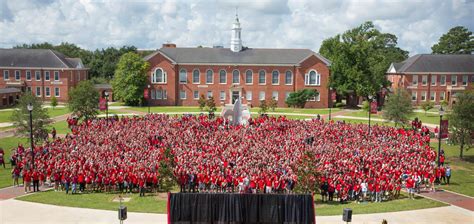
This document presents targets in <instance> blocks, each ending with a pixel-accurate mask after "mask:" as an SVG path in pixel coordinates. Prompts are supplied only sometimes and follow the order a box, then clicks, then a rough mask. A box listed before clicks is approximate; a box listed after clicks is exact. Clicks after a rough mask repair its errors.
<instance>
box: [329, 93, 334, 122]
mask: <svg viewBox="0 0 474 224" xmlns="http://www.w3.org/2000/svg"><path fill="white" fill-rule="evenodd" d="M329 97H330V99H331V101H330V103H329V121H331V108H332V103H333V102H332V87H329Z"/></svg>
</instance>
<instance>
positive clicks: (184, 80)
mask: <svg viewBox="0 0 474 224" xmlns="http://www.w3.org/2000/svg"><path fill="white" fill-rule="evenodd" d="M179 83H180V84H186V83H188V79H187V77H186V70H185V69H181V70H180V71H179Z"/></svg>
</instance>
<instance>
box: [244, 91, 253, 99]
mask: <svg viewBox="0 0 474 224" xmlns="http://www.w3.org/2000/svg"><path fill="white" fill-rule="evenodd" d="M245 98H246V99H247V100H252V91H247V92H246V93H245Z"/></svg>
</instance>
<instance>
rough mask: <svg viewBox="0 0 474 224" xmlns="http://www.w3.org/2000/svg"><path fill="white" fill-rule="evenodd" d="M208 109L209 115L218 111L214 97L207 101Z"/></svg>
mask: <svg viewBox="0 0 474 224" xmlns="http://www.w3.org/2000/svg"><path fill="white" fill-rule="evenodd" d="M206 108H207V112H209V113H214V112H215V111H216V110H217V108H216V102H215V101H214V97H212V96H210V97H209V99H207V101H206Z"/></svg>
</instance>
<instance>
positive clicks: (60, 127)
mask: <svg viewBox="0 0 474 224" xmlns="http://www.w3.org/2000/svg"><path fill="white" fill-rule="evenodd" d="M52 127H54V128H55V129H56V133H57V134H66V133H69V132H71V130H70V129H69V128H68V127H67V122H66V121H59V122H56V123H53V124H51V128H49V130H50V131H49V133H51V129H52Z"/></svg>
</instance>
